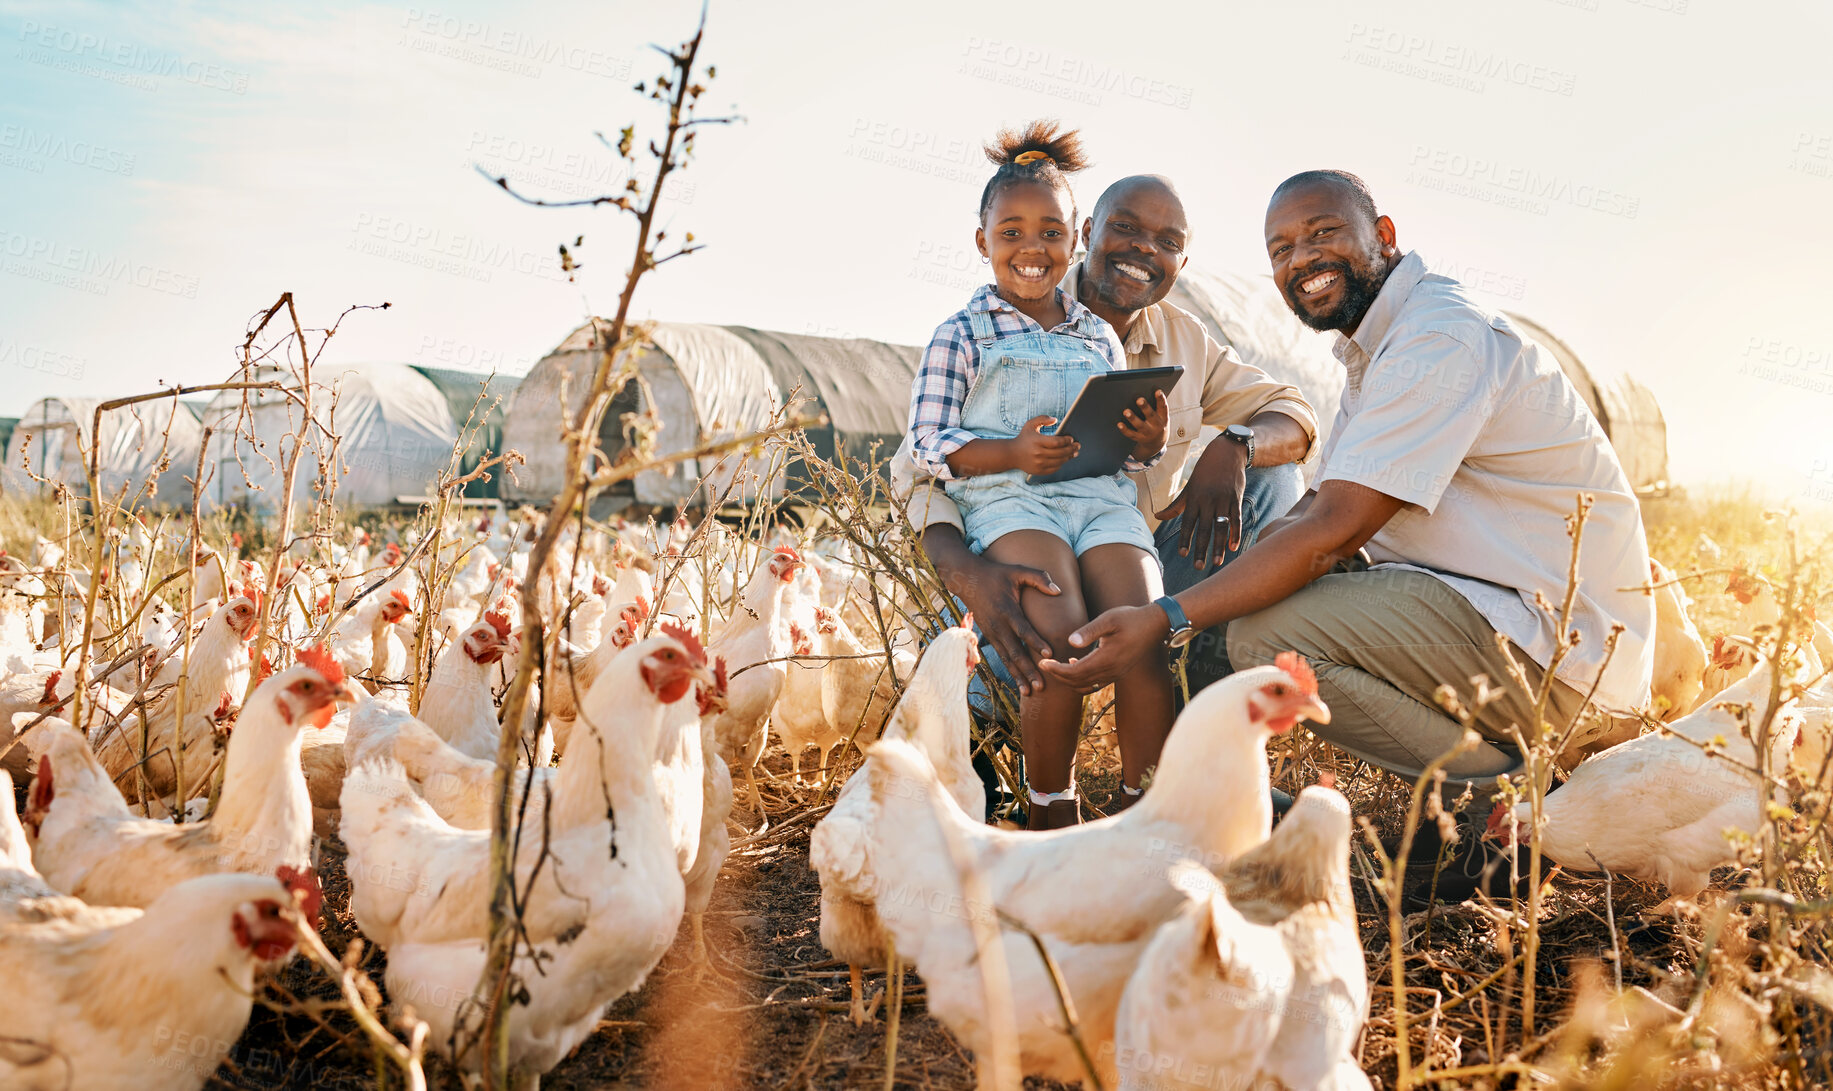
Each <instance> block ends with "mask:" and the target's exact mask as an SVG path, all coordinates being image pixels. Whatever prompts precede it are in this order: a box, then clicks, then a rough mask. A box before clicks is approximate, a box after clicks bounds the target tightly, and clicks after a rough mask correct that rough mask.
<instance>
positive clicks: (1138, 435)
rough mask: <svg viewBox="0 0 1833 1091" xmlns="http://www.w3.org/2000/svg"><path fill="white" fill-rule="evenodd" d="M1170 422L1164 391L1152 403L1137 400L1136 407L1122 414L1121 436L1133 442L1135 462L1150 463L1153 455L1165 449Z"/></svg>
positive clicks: (1158, 393)
mask: <svg viewBox="0 0 1833 1091" xmlns="http://www.w3.org/2000/svg"><path fill="white" fill-rule="evenodd" d="M1170 420H1171V409H1170V407H1169V406H1168V405H1167V404H1166V403H1165V392H1164V391H1162V390H1160V391H1158V392H1157V394H1156V395H1155V396H1154V397H1153V399H1152V401H1150V402H1148V401H1146V400H1145V399H1144V398H1138V399H1136V404H1135V405H1134V407H1133V408H1131V409H1129V410H1127V411H1126V412H1125V413H1124V414H1122V419H1121V421H1120V434H1121V435H1123V436H1125V437H1127V438H1128V439H1130V440H1132V441H1133V460H1134V461H1135V462H1147V461H1150V460H1151V458H1152V456H1153V455H1156V454H1158V453H1159V452H1160V451H1162V450H1164V449H1165V432H1166V429H1167V428H1169V426H1170Z"/></svg>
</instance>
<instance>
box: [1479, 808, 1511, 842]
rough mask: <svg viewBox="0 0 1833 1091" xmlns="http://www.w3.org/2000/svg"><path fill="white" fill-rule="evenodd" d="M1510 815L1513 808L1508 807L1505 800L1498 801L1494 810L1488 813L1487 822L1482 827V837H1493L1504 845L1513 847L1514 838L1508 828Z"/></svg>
mask: <svg viewBox="0 0 1833 1091" xmlns="http://www.w3.org/2000/svg"><path fill="white" fill-rule="evenodd" d="M1512 813H1513V808H1511V807H1510V806H1509V805H1508V801H1507V800H1498V801H1497V802H1496V809H1495V810H1493V811H1491V812H1489V822H1488V823H1486V824H1485V826H1484V829H1483V836H1485V837H1493V838H1495V839H1496V840H1498V841H1500V842H1502V843H1503V844H1504V845H1513V844H1514V843H1515V837H1514V834H1513V832H1512V831H1510V830H1509V828H1508V820H1509V815H1510V814H1512Z"/></svg>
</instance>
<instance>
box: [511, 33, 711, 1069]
mask: <svg viewBox="0 0 1833 1091" xmlns="http://www.w3.org/2000/svg"><path fill="white" fill-rule="evenodd" d="M705 30H706V13H705V11H704V10H703V11H702V12H701V20H700V26H699V28H698V29H696V30H695V32H694V36H693V37H692V38H691V39H689V40H688V41H687V42H686V43H685V44H684V45H683V46H682V47H681V50H680V52H678V53H676V52H667V51H665V52H667V56H668V58H669V61H670V62H671V64H672V65H673V68H674V81H673V84H672V86H671V88H670V89H671V90H672V100H671V101H670V103H669V113H668V125H667V131H666V135H665V137H664V138H663V143H662V147H661V148H660V149H654V146H653V144H652V145H651V147H652V150H654V152H655V156H656V161H657V162H656V173H655V178H654V180H653V181H652V182H651V184H650V189H649V194H648V200H647V201H646V202H645V203H644V205H643V207H642V209H641V210H640V211H637V212H635V213H634V214H635V216H636V219H637V232H636V242H635V252H634V255H633V257H632V259H631V263H630V269H629V271H628V273H627V275H626V277H625V280H624V289H623V292H622V293H621V294H620V295H619V296H618V301H617V312H616V314H615V316H614V317H613V318H612V320H611V322H610V324H609V326H608V327H598V323H597V320H596V319H595V320H594V325H595V327H597V328H595V333H597V334H598V336H599V344H600V348H601V352H600V354H599V359H598V365H597V367H596V368H595V369H594V371H593V376H592V384H591V386H590V387H589V388H588V390H587V394H586V397H585V399H584V400H583V402H582V403H581V404H580V407H579V409H578V411H577V412H576V413H575V414H574V416H573V419H572V420H571V421H569V422H568V426H567V428H566V430H565V431H564V433H563V434H562V436H561V441H562V443H563V445H564V448H565V452H566V460H565V465H566V474H565V477H564V479H563V482H562V484H561V488H560V493H559V495H557V496H555V497H554V501H553V503H552V504H551V505H550V506H549V507H548V509H547V518H546V519H545V520H544V521H543V523H542V527H541V533H540V535H539V536H538V537H537V538H536V540H535V546H534V549H533V550H532V551H531V552H530V554H529V560H528V571H529V575H530V579H529V580H528V581H527V583H526V584H525V585H524V586H523V588H522V596H521V597H522V628H523V647H524V648H525V649H527V654H525V655H524V656H523V657H522V659H521V661H520V663H519V664H518V665H517V668H516V673H515V678H514V679H513V680H512V681H511V682H510V684H509V691H508V693H507V694H506V695H505V698H504V701H503V716H502V722H503V723H504V724H505V725H506V726H505V728H504V730H503V731H502V733H501V735H500V737H499V740H498V744H497V754H496V772H495V775H494V777H493V778H492V779H493V783H492V789H493V791H494V792H495V800H494V807H493V808H492V810H493V813H492V815H491V823H490V871H491V890H490V916H489V921H490V936H489V944H488V947H487V949H486V958H485V965H484V970H483V974H482V975H481V977H480V979H479V981H478V985H477V992H476V995H477V997H478V998H479V999H480V1000H481V1001H482V1002H483V1003H484V1005H485V1008H484V1012H485V1014H484V1028H483V1034H482V1035H481V1038H480V1043H481V1045H482V1048H483V1049H484V1055H483V1056H482V1057H480V1058H478V1061H479V1063H478V1065H477V1067H478V1068H479V1069H480V1070H481V1071H482V1074H483V1078H484V1084H485V1086H486V1087H487V1088H490V1089H491V1091H507V1088H508V1087H509V1081H510V1073H509V1018H508V1015H509V1013H508V1012H507V1010H505V1006H504V1005H505V1002H506V1001H507V1000H508V997H509V994H510V988H509V985H510V978H511V976H512V972H513V965H514V958H515V949H516V935H517V932H518V922H517V921H516V920H515V889H514V888H515V881H514V879H515V872H514V860H513V858H512V855H511V848H510V841H511V837H512V836H513V835H514V833H515V832H516V831H512V829H511V825H510V824H511V813H510V812H511V794H510V789H511V779H510V778H511V777H512V776H513V775H514V772H515V763H516V757H517V752H518V744H519V743H520V740H521V734H522V733H521V731H520V730H519V727H520V725H521V723H522V720H523V714H524V710H525V709H526V708H527V707H528V695H529V687H530V686H531V685H532V684H533V682H534V680H535V674H536V672H537V670H540V669H542V668H543V667H544V666H545V664H544V662H542V660H544V659H545V655H546V650H547V640H546V630H545V627H544V625H543V619H542V616H541V608H540V603H539V601H538V597H539V591H540V582H541V581H540V578H539V577H540V573H542V572H544V571H545V570H546V566H547V560H548V558H549V557H550V556H551V555H552V554H553V550H554V545H555V543H556V542H557V541H558V540H559V536H560V531H561V528H562V526H563V525H564V522H565V520H566V519H567V517H568V516H569V515H570V514H571V513H572V511H573V508H574V507H575V506H576V505H584V504H586V503H587V502H588V499H589V490H590V487H591V486H592V485H593V484H594V483H596V482H597V481H598V480H599V478H602V477H603V476H604V475H602V474H601V475H597V476H594V475H592V474H590V473H589V472H588V471H589V467H590V464H591V457H592V454H593V452H594V451H595V449H596V437H597V434H598V425H599V421H600V420H601V419H602V418H603V417H604V413H605V410H606V408H608V407H609V405H610V402H611V398H612V396H613V394H614V393H615V392H616V390H617V388H618V387H619V386H621V385H622V384H621V383H619V384H617V385H616V386H614V385H613V381H612V380H613V378H614V377H617V376H619V375H623V376H625V377H627V376H628V374H629V373H631V372H634V370H635V366H634V362H633V361H632V360H630V359H629V353H628V350H629V349H631V348H633V347H634V345H635V342H636V340H637V339H636V338H635V337H632V336H631V335H630V331H629V328H628V325H627V323H628V320H629V315H630V305H631V300H632V299H633V298H634V296H635V295H636V288H637V284H638V283H639V282H640V281H641V280H642V277H643V274H644V273H645V272H647V271H648V270H650V269H652V268H655V267H656V266H657V265H659V264H661V262H662V261H667V260H671V259H672V258H674V257H679V256H681V255H682V254H683V253H685V252H686V251H685V250H677V251H676V252H675V253H674V254H672V255H670V256H669V257H668V258H663V259H660V260H658V259H657V258H656V256H655V254H654V252H653V251H652V250H651V242H650V234H651V230H652V226H653V224H654V220H655V215H656V210H657V208H658V207H659V205H660V202H661V195H662V192H663V188H664V183H665V182H666V181H667V178H668V175H669V173H670V172H671V171H672V170H673V169H674V168H675V167H676V165H677V163H676V159H675V155H676V152H675V148H676V142H677V140H681V139H683V135H684V134H685V133H686V131H687V130H688V128H689V127H690V126H692V125H694V124H695V122H694V120H693V119H692V118H691V117H690V116H688V113H689V112H690V111H691V106H690V99H689V94H690V91H691V92H692V94H693V95H694V96H695V97H696V98H697V97H698V96H699V94H700V92H701V90H703V89H702V88H701V87H700V86H699V85H698V84H695V83H694V81H693V78H692V77H693V69H694V63H695V60H696V58H697V57H698V56H699V52H700V43H701V39H702V37H703V36H704V34H705ZM498 184H499V185H500V186H502V188H503V189H504V190H505V191H508V192H511V193H512V195H513V191H512V190H510V189H509V185H508V183H507V181H506V180H503V179H499V180H498ZM611 203H616V204H618V205H619V207H621V208H623V209H625V210H629V209H630V202H629V200H628V198H622V197H620V198H617V199H613V200H612V202H611ZM620 354H624V356H625V359H624V360H623V361H622V362H621V363H620V361H619V355H620ZM637 461H639V462H640V461H641V460H640V459H638V460H637ZM628 476H634V472H633V471H632V472H631V473H630V474H629V475H628ZM620 479H621V478H620Z"/></svg>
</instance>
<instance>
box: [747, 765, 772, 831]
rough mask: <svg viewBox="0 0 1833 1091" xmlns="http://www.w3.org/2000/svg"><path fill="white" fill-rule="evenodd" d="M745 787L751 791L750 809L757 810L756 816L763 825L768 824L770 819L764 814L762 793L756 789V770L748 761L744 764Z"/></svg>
mask: <svg viewBox="0 0 1833 1091" xmlns="http://www.w3.org/2000/svg"><path fill="white" fill-rule="evenodd" d="M745 789H746V790H747V791H748V792H750V793H751V809H752V810H754V811H756V812H757V817H758V818H760V819H762V820H763V821H764V824H765V825H769V823H770V819H769V818H768V816H766V815H765V814H764V796H763V793H761V792H759V791H758V790H757V772H756V770H755V769H754V768H753V766H752V765H751V764H750V763H748V762H747V763H746V765H745Z"/></svg>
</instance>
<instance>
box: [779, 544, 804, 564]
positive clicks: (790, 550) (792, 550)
mask: <svg viewBox="0 0 1833 1091" xmlns="http://www.w3.org/2000/svg"><path fill="white" fill-rule="evenodd" d="M775 552H776V554H777V555H778V556H779V557H788V558H789V559H790V560H792V561H794V562H796V563H797V564H801V563H802V554H800V553H798V552H797V551H796V547H795V546H777V547H776V550H775Z"/></svg>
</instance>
